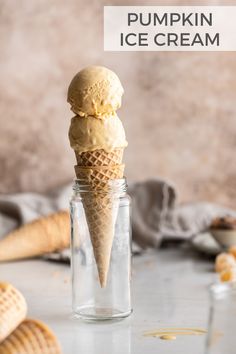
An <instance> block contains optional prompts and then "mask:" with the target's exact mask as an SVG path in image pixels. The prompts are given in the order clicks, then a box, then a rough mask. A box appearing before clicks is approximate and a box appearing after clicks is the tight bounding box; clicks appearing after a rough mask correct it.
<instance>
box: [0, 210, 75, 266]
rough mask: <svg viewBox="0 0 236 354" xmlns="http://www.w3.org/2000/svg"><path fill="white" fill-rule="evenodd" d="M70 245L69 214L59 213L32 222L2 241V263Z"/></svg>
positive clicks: (65, 212)
mask: <svg viewBox="0 0 236 354" xmlns="http://www.w3.org/2000/svg"><path fill="white" fill-rule="evenodd" d="M69 245H70V218H69V214H68V212H67V211H59V212H57V213H54V214H51V215H49V216H45V217H42V218H40V219H37V220H35V221H33V222H30V223H28V224H26V225H24V226H22V227H20V228H19V229H16V230H14V231H12V232H11V233H9V234H8V235H6V236H5V237H4V238H3V239H2V240H0V262H1V261H10V260H16V259H22V258H28V257H36V256H40V255H42V254H45V253H49V252H55V251H57V250H61V249H64V248H66V247H69Z"/></svg>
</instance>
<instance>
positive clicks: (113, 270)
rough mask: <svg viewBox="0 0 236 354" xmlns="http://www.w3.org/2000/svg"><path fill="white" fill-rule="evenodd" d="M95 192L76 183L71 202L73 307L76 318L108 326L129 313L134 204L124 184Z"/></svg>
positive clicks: (110, 183)
mask: <svg viewBox="0 0 236 354" xmlns="http://www.w3.org/2000/svg"><path fill="white" fill-rule="evenodd" d="M105 187H106V188H104V186H102V187H101V188H99V187H98V188H92V187H91V185H90V184H88V182H86V181H83V180H78V179H77V180H76V181H75V183H74V186H73V190H74V194H73V197H72V199H71V202H70V213H71V250H72V262H71V266H72V306H73V312H74V315H75V316H76V317H80V318H83V319H87V320H107V319H115V318H123V317H126V316H129V315H130V314H131V312H132V309H131V295H130V274H131V226H130V198H129V196H128V195H127V194H126V190H127V184H126V180H125V179H116V180H109V181H107V182H106V184H105Z"/></svg>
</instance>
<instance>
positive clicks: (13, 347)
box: [0, 319, 61, 354]
mask: <svg viewBox="0 0 236 354" xmlns="http://www.w3.org/2000/svg"><path fill="white" fill-rule="evenodd" d="M60 353H61V350H60V346H59V344H58V341H57V339H56V337H55V336H54V334H53V333H52V332H51V330H50V329H49V328H48V327H47V326H46V325H45V324H43V323H42V322H39V321H36V320H29V319H27V320H25V321H24V322H22V323H21V324H20V326H19V327H17V329H16V330H15V331H14V332H13V333H12V334H11V335H10V336H9V337H7V338H6V339H5V340H4V341H3V342H2V343H1V344H0V354H60Z"/></svg>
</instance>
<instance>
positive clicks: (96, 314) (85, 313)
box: [74, 306, 132, 321]
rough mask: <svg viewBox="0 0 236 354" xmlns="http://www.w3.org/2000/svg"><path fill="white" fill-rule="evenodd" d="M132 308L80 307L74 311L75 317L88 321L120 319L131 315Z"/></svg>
mask: <svg viewBox="0 0 236 354" xmlns="http://www.w3.org/2000/svg"><path fill="white" fill-rule="evenodd" d="M131 313H132V310H130V311H127V312H123V311H120V310H118V309H113V308H110V309H109V308H102V307H92V306H86V307H82V308H81V307H80V308H77V309H76V310H75V311H74V317H75V318H80V319H83V320H88V321H108V320H116V319H117V320H118V319H122V318H125V317H128V316H130V315H131Z"/></svg>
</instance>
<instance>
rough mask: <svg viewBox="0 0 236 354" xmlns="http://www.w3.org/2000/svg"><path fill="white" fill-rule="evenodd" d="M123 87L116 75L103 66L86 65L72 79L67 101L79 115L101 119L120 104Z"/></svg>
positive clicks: (111, 112)
mask: <svg viewBox="0 0 236 354" xmlns="http://www.w3.org/2000/svg"><path fill="white" fill-rule="evenodd" d="M123 93H124V89H123V87H122V85H121V82H120V80H119V78H118V76H117V75H116V74H115V73H114V72H113V71H111V70H109V69H107V68H105V67H103V66H88V67H86V68H84V69H83V70H81V71H80V72H78V74H76V75H75V77H74V78H73V79H72V81H71V83H70V85H69V88H68V95H67V101H68V102H69V103H70V105H71V110H72V111H73V112H74V113H75V114H77V115H79V116H81V117H87V116H94V117H96V118H100V119H103V118H104V117H105V116H109V115H111V114H113V113H114V112H115V111H116V110H117V109H118V108H120V106H121V97H122V95H123Z"/></svg>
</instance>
